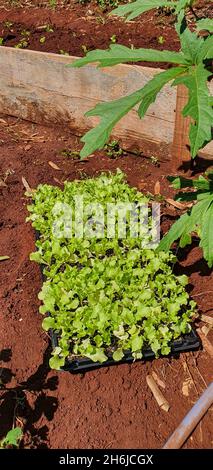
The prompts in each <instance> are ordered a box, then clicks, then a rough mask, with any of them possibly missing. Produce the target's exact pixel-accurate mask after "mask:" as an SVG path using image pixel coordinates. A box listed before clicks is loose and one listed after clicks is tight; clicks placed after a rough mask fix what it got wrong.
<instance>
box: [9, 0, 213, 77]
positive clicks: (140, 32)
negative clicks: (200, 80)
mask: <svg viewBox="0 0 213 470" xmlns="http://www.w3.org/2000/svg"><path fill="white" fill-rule="evenodd" d="M58 3H59V6H58V7H57V8H56V9H55V10H54V9H50V8H47V7H46V5H47V4H48V2H45V1H43V2H41V1H34V2H30V1H29V0H28V1H24V0H23V1H20V2H19V5H21V6H22V7H17V3H16V2H14V6H13V7H12V6H11V2H5V0H3V1H2V0H0V37H1V38H2V40H3V45H5V46H9V47H15V46H17V45H20V41H21V40H23V39H24V41H27V42H26V44H25V45H24V47H26V48H28V49H32V50H36V51H38V50H39V51H44V52H54V53H58V54H59V53H69V54H70V55H74V56H83V55H84V53H85V51H88V50H93V49H96V48H100V49H106V48H108V47H109V45H110V44H111V43H112V41H113V40H114V41H116V42H117V43H119V44H123V45H125V46H129V47H130V46H134V47H149V48H152V49H159V50H163V49H169V50H174V51H178V50H179V47H180V45H179V39H178V37H177V35H176V32H175V28H174V17H173V16H172V15H171V14H170V15H168V14H165V12H161V11H155V10H152V11H151V12H148V13H146V14H143V15H142V16H140V17H139V18H136V19H135V20H134V21H131V22H124V21H123V20H122V19H121V18H120V19H119V18H118V17H117V18H116V17H109V16H108V13H109V12H103V10H101V8H100V7H99V6H98V5H97V3H96V1H94V0H93V1H92V2H87V3H84V4H80V3H78V2H76V1H73V0H71V1H67V2H58ZM60 4H61V6H60ZM62 4H65V6H62ZM9 5H10V6H9ZM37 5H40V7H39V8H36V6H37ZM42 5H43V8H42ZM196 7H197V8H195V11H196V13H197V15H198V16H199V17H201V18H202V17H205V16H208V17H210V16H211V15H213V11H212V8H211V7H212V2H211V1H206V0H201V1H198V2H197V3H196ZM188 19H189V20H190V21H191V23H192V24H193V15H192V14H191V13H189V14H188ZM11 23H12V24H11ZM45 25H49V26H50V27H51V28H52V29H53V31H52V32H48V31H47V30H46V29H45V28H42V26H45ZM26 31H27V33H28V32H29V35H27V33H26ZM162 41H163V43H162ZM139 65H144V63H143V62H140V63H139ZM149 65H150V66H153V67H159V66H161V67H163V68H167V67H168V65H166V64H159V63H153V64H152V63H150V64H149Z"/></svg>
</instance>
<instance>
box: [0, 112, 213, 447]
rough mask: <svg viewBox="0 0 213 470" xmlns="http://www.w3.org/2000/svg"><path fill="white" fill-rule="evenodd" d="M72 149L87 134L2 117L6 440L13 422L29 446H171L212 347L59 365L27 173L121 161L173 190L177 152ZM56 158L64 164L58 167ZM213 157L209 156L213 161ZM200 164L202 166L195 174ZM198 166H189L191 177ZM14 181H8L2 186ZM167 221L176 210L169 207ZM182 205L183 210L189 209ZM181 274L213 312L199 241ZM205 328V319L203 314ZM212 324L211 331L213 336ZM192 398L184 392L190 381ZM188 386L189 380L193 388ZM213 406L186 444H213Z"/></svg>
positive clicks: (2, 409)
mask: <svg viewBox="0 0 213 470" xmlns="http://www.w3.org/2000/svg"><path fill="white" fill-rule="evenodd" d="M63 149H72V150H75V149H79V142H78V139H77V138H76V137H74V136H72V135H70V133H69V132H68V131H67V130H66V129H63V128H59V127H58V128H45V127H42V126H38V125H34V124H31V123H26V122H23V121H18V120H16V119H14V118H6V117H4V116H2V118H1V119H0V161H1V170H0V177H1V180H0V181H1V183H0V185H1V186H0V220H1V222H0V247H1V248H0V255H8V256H9V257H10V259H9V260H7V261H2V262H1V280H0V298H1V309H0V312H1V329H0V345H1V346H0V360H1V367H2V370H1V381H2V383H3V386H4V387H6V388H5V389H2V390H1V394H0V398H1V401H0V414H1V416H0V422H1V429H0V438H1V437H3V436H4V435H5V434H6V432H7V431H8V430H9V429H10V428H11V426H12V425H13V424H15V425H18V426H21V427H22V428H23V431H24V440H23V442H22V446H24V447H35V448H39V447H48V448H51V449H52V448H63V449H64V448H92V449H93V448H109V449H111V448H161V447H162V446H163V444H164V443H165V441H166V440H167V438H168V437H169V435H170V434H171V433H172V431H174V429H175V428H176V427H177V425H178V424H179V422H180V420H181V419H182V418H183V417H184V415H185V414H186V413H187V412H188V411H189V409H190V408H191V407H192V405H193V403H194V402H195V401H196V400H197V398H198V397H199V396H200V394H201V393H202V391H203V390H204V389H205V388H206V386H207V385H208V384H209V383H210V381H211V380H212V376H211V366H212V360H211V357H210V356H209V354H208V353H207V352H206V351H205V350H200V351H197V352H194V353H192V352H190V353H184V354H182V355H181V356H180V357H179V358H172V359H171V358H164V359H158V360H154V361H152V362H145V363H144V362H137V363H135V364H132V365H118V366H115V367H110V368H105V367H104V368H102V369H99V370H96V371H92V372H89V373H86V374H84V375H72V374H70V373H68V372H56V371H53V370H52V371H50V370H49V368H48V359H49V356H50V346H49V338H48V336H47V334H46V333H45V332H44V331H42V328H41V321H42V318H41V315H40V314H39V313H38V307H39V301H38V297H37V296H38V292H39V290H40V289H41V285H42V280H41V273H40V270H39V267H38V265H37V264H36V263H33V262H30V261H29V254H30V252H32V251H34V243H35V238H34V232H33V229H32V227H31V225H30V224H29V223H26V222H25V219H26V216H27V210H26V205H27V199H26V197H25V196H24V191H25V189H24V186H23V182H22V177H24V178H25V179H26V180H27V182H28V183H29V185H30V186H31V187H33V188H35V187H36V186H37V185H38V184H39V183H50V184H59V185H60V184H62V181H64V180H65V179H68V180H73V179H74V178H80V177H82V176H83V177H84V176H86V175H95V174H98V173H99V172H100V171H102V170H112V171H114V170H115V169H116V168H118V167H119V168H121V169H122V170H123V171H124V172H125V173H126V175H127V178H128V181H129V183H130V184H131V185H135V186H137V187H138V188H139V189H141V190H143V191H145V192H147V191H149V192H152V193H154V186H155V183H156V182H157V181H159V182H160V187H161V193H162V194H163V195H171V194H172V193H171V190H170V188H169V187H168V184H167V182H166V178H165V175H167V174H171V169H170V167H171V164H170V160H169V156H167V155H165V156H161V157H159V160H158V163H157V164H153V159H152V160H150V159H147V158H144V157H143V156H134V155H130V154H127V155H125V156H124V157H119V158H118V159H115V160H112V159H109V157H107V156H106V155H105V154H104V153H103V152H98V153H96V154H95V156H94V157H92V158H89V159H88V160H87V161H85V162H79V161H73V160H72V159H69V158H67V157H64V156H62V155H61V150H63ZM49 161H52V162H54V163H55V164H57V165H58V167H59V168H60V169H59V170H55V169H53V168H52V167H51V166H50V165H49V163H48V162H49ZM207 166H208V162H203V167H204V168H205V167H207ZM195 173H196V169H194V170H193V174H195ZM190 174H192V172H190V171H189V170H188V175H190ZM2 180H4V182H5V186H4V185H3V184H2ZM162 213H163V214H164V215H163V226H164V229H167V228H168V226H169V225H170V223H171V222H172V221H173V220H174V218H175V216H176V215H177V211H176V209H174V208H173V207H172V206H169V205H165V204H163V205H162ZM179 213H180V211H179ZM179 259H180V262H179V264H177V265H176V267H175V269H176V271H177V272H178V273H186V274H188V275H189V278H190V285H189V289H190V292H191V296H192V298H194V299H195V300H196V301H197V303H198V307H199V311H200V313H203V314H204V313H205V314H207V315H209V316H211V315H212V314H213V301H212V280H213V275H212V273H211V272H210V270H209V269H208V267H207V264H206V263H205V261H203V260H202V254H201V251H200V249H199V248H198V247H197V244H196V242H195V243H194V245H193V247H192V248H191V249H188V250H184V251H183V250H182V251H180V252H179ZM198 324H199V326H200V327H201V326H202V325H203V323H202V322H199V320H198V321H197V325H198ZM212 336H213V335H212V332H210V333H209V334H208V339H210V340H211V339H212ZM152 371H155V372H157V374H158V376H159V377H160V378H161V380H163V381H164V382H165V385H166V388H165V390H162V391H163V393H164V395H165V397H166V398H167V400H168V401H169V404H170V409H169V412H168V413H166V412H165V411H163V410H162V409H160V408H159V406H158V405H157V403H156V401H155V399H154V397H153V396H152V393H151V391H150V389H149V388H148V386H147V383H146V376H147V374H150V373H151V372H152ZM184 382H185V385H188V396H185V395H183V384H184ZM186 388H187V387H186ZM211 418H212V409H210V410H209V411H208V413H207V414H206V415H205V417H204V418H203V419H202V421H201V423H200V424H199V425H198V426H197V428H196V430H195V431H194V432H193V434H192V436H191V437H190V438H189V439H188V441H187V443H186V444H185V446H184V447H185V448H210V447H211V446H212V434H211Z"/></svg>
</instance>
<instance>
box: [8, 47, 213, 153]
mask: <svg viewBox="0 0 213 470" xmlns="http://www.w3.org/2000/svg"><path fill="white" fill-rule="evenodd" d="M75 59H76V57H67V56H62V55H58V54H50V53H44V52H36V51H29V50H21V49H14V48H6V47H0V83H1V87H0V113H3V114H9V115H12V116H17V117H20V118H22V119H27V120H30V121H35V122H42V123H43V122H54V123H57V122H58V123H67V125H68V126H69V127H70V128H71V129H72V130H73V131H74V132H76V133H77V134H79V135H81V134H83V133H84V132H85V130H87V129H89V128H91V127H93V126H94V125H95V124H96V123H97V122H98V118H96V117H92V118H86V117H85V116H84V113H85V112H86V111H87V110H88V109H91V108H93V107H94V106H95V104H96V103H98V102H104V101H110V100H113V99H118V98H120V97H121V96H123V95H128V94H129V93H132V92H134V91H136V90H137V89H138V88H141V87H143V86H144V85H145V84H146V83H147V81H148V80H149V79H150V78H152V77H153V76H154V75H155V74H156V73H157V72H159V69H153V68H149V67H139V66H135V65H117V66H115V67H109V68H104V69H96V67H95V66H94V65H89V66H86V67H83V68H81V69H74V68H73V69H72V68H67V67H65V65H66V64H68V63H71V62H73V61H74V60H75ZM212 90H213V87H212ZM175 108H176V89H175V87H174V88H172V87H170V86H166V87H165V88H164V89H163V90H162V91H161V93H159V95H158V98H157V100H156V102H155V103H154V104H153V105H151V106H150V108H149V110H148V112H147V115H146V116H145V118H144V119H143V120H140V119H139V118H138V115H137V112H136V109H133V110H132V111H130V112H129V113H128V115H127V116H125V117H124V118H123V119H122V120H121V121H120V122H119V123H118V124H117V125H116V127H115V129H114V131H113V135H114V137H116V138H118V139H120V140H121V142H122V143H123V144H124V146H127V147H128V148H131V149H133V148H134V149H140V150H141V149H142V150H143V149H144V145H145V143H146V142H148V143H149V144H153V145H157V146H159V145H162V144H163V145H166V146H168V147H169V146H171V144H172V141H173V134H174V123H175ZM206 149H207V150H206ZM206 149H205V150H204V152H205V154H207V156H210V157H213V142H211V143H210V144H208V148H207V147H206Z"/></svg>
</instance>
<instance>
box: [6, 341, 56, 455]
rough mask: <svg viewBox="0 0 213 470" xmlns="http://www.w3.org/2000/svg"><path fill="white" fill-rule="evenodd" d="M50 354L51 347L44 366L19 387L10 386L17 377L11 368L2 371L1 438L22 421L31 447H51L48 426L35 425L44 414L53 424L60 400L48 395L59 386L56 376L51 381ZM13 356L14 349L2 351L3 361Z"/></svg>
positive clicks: (45, 357) (45, 355) (7, 360)
mask: <svg viewBox="0 0 213 470" xmlns="http://www.w3.org/2000/svg"><path fill="white" fill-rule="evenodd" d="M50 351H51V347H50V346H48V348H47V349H46V351H45V353H44V358H43V363H42V364H41V365H40V366H39V367H38V369H37V371H36V372H35V374H33V375H31V376H30V377H29V379H28V380H26V382H22V383H20V384H19V385H17V386H16V387H12V388H9V387H7V384H8V383H9V382H10V381H11V380H12V377H13V376H14V374H13V373H12V372H11V370H10V369H9V368H7V367H1V368H0V390H1V397H0V421H1V428H0V439H2V438H3V437H4V436H5V435H6V434H7V432H8V431H9V430H10V429H11V428H12V427H13V425H14V424H16V423H17V422H20V423H23V427H22V429H23V432H24V433H27V435H30V438H29V447H36V448H44V447H47V444H46V442H47V440H48V427H47V426H42V427H40V428H37V427H36V426H35V425H36V423H37V422H38V420H39V419H40V418H41V417H42V415H44V416H45V417H46V419H47V420H48V421H51V420H52V419H53V417H54V413H55V411H56V410H57V407H58V400H57V399H56V398H55V397H54V396H46V391H47V390H49V391H53V390H56V389H57V386H58V378H57V377H56V376H54V377H51V378H49V379H47V375H48V372H49V358H50ZM11 356H12V353H11V350H10V349H3V350H2V351H0V361H1V362H5V363H6V362H9V361H10V359H11Z"/></svg>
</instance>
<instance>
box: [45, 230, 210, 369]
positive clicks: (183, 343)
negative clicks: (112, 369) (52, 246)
mask: <svg viewBox="0 0 213 470" xmlns="http://www.w3.org/2000/svg"><path fill="white" fill-rule="evenodd" d="M38 238H39V234H38V232H36V239H38ZM43 268H44V266H41V274H42V278H43V280H45V279H46V277H45V276H44V273H43ZM49 333H50V338H51V342H52V347H53V348H55V347H56V346H58V337H59V335H57V333H54V332H53V331H52V330H50V331H49ZM200 347H201V341H200V338H199V336H198V335H197V333H196V332H195V330H194V329H192V331H191V332H190V333H189V334H186V335H182V336H181V337H180V338H178V339H176V340H174V341H172V342H171V352H170V354H169V355H168V356H164V357H170V356H175V355H178V354H179V353H181V352H187V351H196V350H197V349H199V348H200ZM142 352H143V357H142V358H141V359H136V360H135V359H134V357H133V356H132V354H131V352H130V351H126V352H125V354H124V357H123V359H122V360H121V361H114V359H113V358H112V356H111V357H110V356H109V359H108V360H107V361H105V362H103V363H102V364H101V363H100V362H93V361H91V359H88V358H87V357H79V358H73V359H69V358H68V359H67V360H66V363H65V366H64V367H62V368H61V369H60V370H62V371H70V372H77V373H78V372H87V371H89V370H92V369H97V368H100V367H109V366H116V365H118V364H128V363H131V362H134V361H146V360H150V359H155V354H154V352H153V351H152V349H151V348H146V349H143V351H142Z"/></svg>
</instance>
